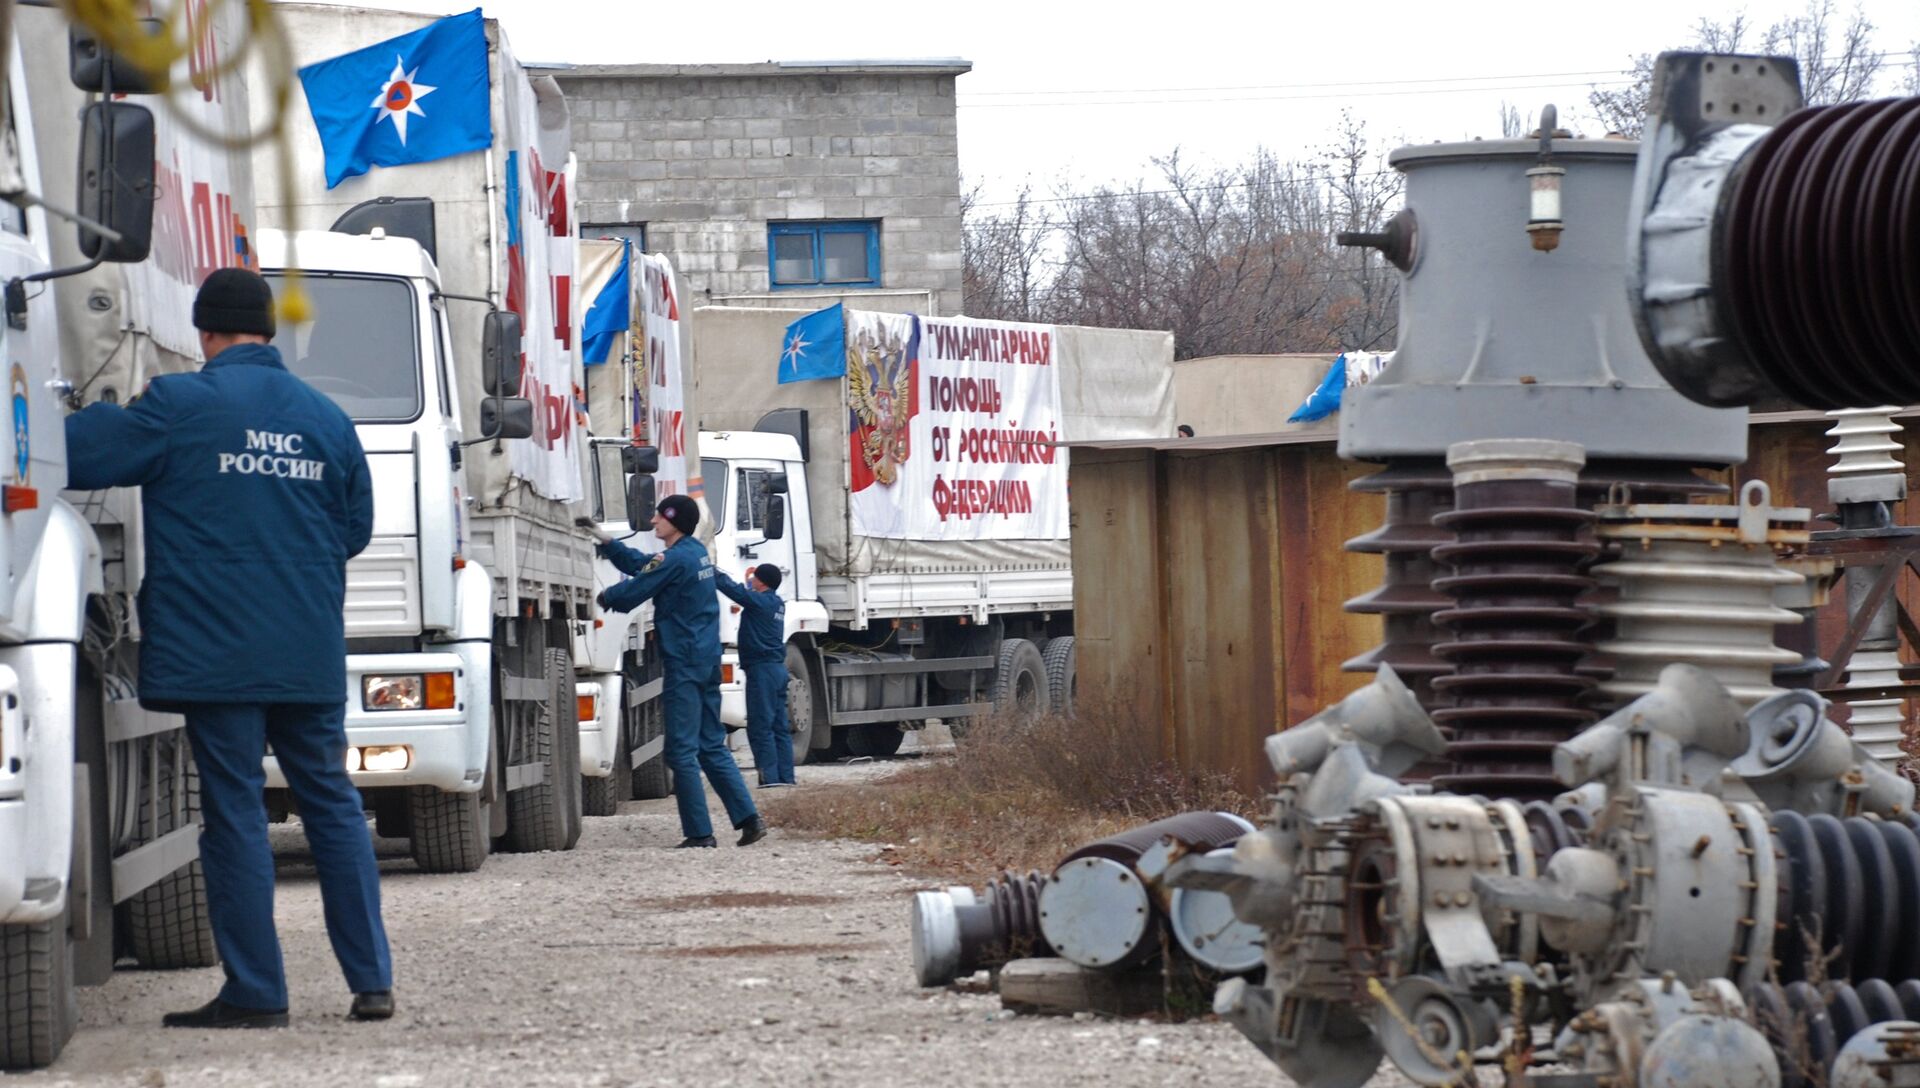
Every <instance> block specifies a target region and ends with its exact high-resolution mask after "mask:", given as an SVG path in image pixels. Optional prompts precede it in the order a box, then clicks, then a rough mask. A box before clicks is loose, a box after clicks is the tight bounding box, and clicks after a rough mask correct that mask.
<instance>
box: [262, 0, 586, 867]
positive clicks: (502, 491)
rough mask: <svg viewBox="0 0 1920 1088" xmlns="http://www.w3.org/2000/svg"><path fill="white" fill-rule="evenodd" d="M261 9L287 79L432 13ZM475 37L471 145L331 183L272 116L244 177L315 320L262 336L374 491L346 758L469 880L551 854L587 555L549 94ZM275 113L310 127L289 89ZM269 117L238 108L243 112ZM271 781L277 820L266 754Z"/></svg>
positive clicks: (274, 261)
mask: <svg viewBox="0 0 1920 1088" xmlns="http://www.w3.org/2000/svg"><path fill="white" fill-rule="evenodd" d="M274 10H275V13H276V14H277V15H278V17H279V18H280V20H281V22H282V23H283V25H284V27H285V29H286V32H287V35H288V37H289V39H290V40H291V42H292V48H293V51H294V54H295V56H294V63H296V64H307V63H311V62H313V61H316V60H321V59H324V58H328V57H333V56H337V55H340V54H344V53H348V52H351V51H353V50H356V49H360V48H364V47H365V46H367V45H368V44H370V43H372V42H376V41H380V40H383V39H386V38H389V37H394V36H397V35H400V34H404V33H407V32H410V31H413V30H417V29H419V28H420V27H422V26H425V25H426V24H427V23H428V22H430V21H431V20H430V19H429V17H426V16H418V15H408V14H403V13H397V12H387V11H375V10H370V9H363V8H348V7H336V6H328V5H318V4H277V5H275V8H274ZM486 35H487V42H488V67H489V78H490V83H491V87H492V89H491V103H490V109H491V111H492V118H491V120H492V131H493V134H494V143H493V146H492V147H490V148H488V149H487V150H486V151H484V152H473V153H468V154H463V155H456V156H453V157H450V158H445V159H440V160H438V161H435V162H430V163H416V164H410V165H407V166H404V167H396V168H390V169H375V170H373V171H372V172H371V173H369V174H365V175H362V176H359V177H350V178H347V179H345V180H343V181H342V182H340V183H339V184H338V185H337V186H335V187H333V188H328V187H327V186H326V181H325V171H324V170H323V169H322V162H323V153H322V149H321V146H320V143H319V139H318V136H317V134H316V133H315V131H314V128H313V126H311V125H301V124H292V125H289V126H288V127H289V138H290V139H291V140H292V141H293V154H292V156H291V157H290V170H291V172H290V173H287V172H283V171H282V170H281V169H280V167H279V164H278V161H277V159H276V158H275V156H274V155H272V154H271V153H270V150H269V149H262V153H261V154H260V155H258V156H257V157H256V159H255V162H254V169H255V173H256V176H257V177H258V178H259V180H260V186H259V191H260V192H261V193H262V194H263V195H264V196H265V199H263V201H262V203H261V205H260V220H261V223H262V225H263V226H266V227H274V228H282V229H278V230H263V231H261V232H260V252H261V262H262V266H263V269H264V270H265V272H266V274H267V275H268V276H269V278H270V279H272V280H274V281H276V289H278V290H282V291H284V290H287V289H290V288H294V287H296V286H297V287H298V288H299V289H300V290H303V291H305V292H306V294H307V295H308V296H309V297H310V298H311V300H312V306H313V315H312V316H313V320H312V321H311V322H310V323H301V324H298V325H291V324H283V327H282V328H281V330H280V334H279V337H278V338H277V339H276V341H275V343H276V344H277V345H278V346H279V347H280V350H281V354H282V356H283V357H284V358H285V359H286V362H287V365H288V367H289V368H290V369H291V370H292V371H293V372H294V373H296V374H298V375H300V376H301V377H302V378H304V379H306V380H307V381H308V382H309V383H311V384H312V385H313V386H314V388H316V389H318V390H319V391H321V392H323V393H326V394H327V395H328V396H330V397H332V398H333V399H334V400H335V401H336V402H337V403H338V404H339V405H340V406H341V407H342V408H343V409H345V410H346V412H347V414H348V415H350V416H351V417H353V419H354V420H355V422H356V423H357V425H358V430H359V434H360V441H361V444H362V445H363V446H364V447H365V449H366V451H367V460H368V463H369V467H370V469H371V472H372V476H373V485H374V536H373V542H372V543H371V544H370V545H369V546H368V548H367V550H366V551H365V552H363V553H362V554H361V555H360V556H359V557H358V558H356V559H354V560H353V561H352V562H351V563H350V564H349V565H348V569H347V603H346V613H347V614H346V620H347V652H348V656H347V676H348V690H349V692H350V693H351V695H350V697H349V699H348V707H347V737H348V744H349V746H350V747H349V750H348V766H349V769H350V770H351V772H352V776H353V779H354V782H355V784H356V785H358V786H359V787H360V788H361V790H362V791H363V793H364V794H365V795H366V796H367V798H368V799H369V803H370V805H371V807H372V809H373V811H374V814H375V818H376V826H377V830H378V831H379V833H380V834H381V835H383V836H392V837H397V838H405V839H408V840H409V841H410V843H411V847H412V853H413V857H414V860H415V861H416V862H417V863H418V864H419V866H420V867H421V868H422V869H424V870H427V871H429V872H464V871H470V870H473V869H476V868H478V867H479V866H480V865H481V864H482V862H483V861H484V860H485V859H486V857H487V854H488V852H489V850H490V849H491V847H492V845H493V844H494V843H495V842H496V841H497V842H498V843H499V844H500V845H501V846H503V847H505V848H507V849H512V850H565V849H570V848H572V846H573V844H574V843H575V842H576V841H577V840H578V838H579V836H580V819H581V811H582V810H581V804H582V799H581V793H582V778H581V775H580V773H579V772H578V770H577V768H578V767H579V766H580V765H581V762H582V760H581V754H580V731H579V727H578V719H579V710H580V707H581V705H582V704H581V699H580V695H579V689H578V683H577V680H576V665H575V661H576V656H577V650H576V646H577V645H578V643H579V641H580V640H581V639H582V638H583V637H584V635H585V633H586V632H587V631H588V630H589V629H590V628H591V624H592V619H593V603H592V602H593V595H594V592H595V581H594V579H595V562H596V560H595V558H594V554H593V546H594V541H593V539H592V538H591V536H589V535H588V533H587V532H586V530H584V529H583V528H581V527H580V526H577V525H576V524H575V523H574V518H575V516H576V514H577V513H578V511H579V510H580V509H583V507H580V506H579V505H578V504H580V503H581V502H582V500H583V498H584V496H585V466H586V464H587V456H586V451H587V448H588V435H587V430H586V421H585V420H584V418H582V414H581V413H580V411H579V410H578V407H577V398H578V397H579V395H580V391H581V388H582V383H583V379H582V375H581V373H580V368H579V360H578V357H577V353H576V347H577V345H576V343H575V329H576V327H577V313H578V311H577V307H576V303H575V298H574V293H575V292H574V267H575V266H574V262H575V245H576V242H575V240H574V237H573V234H574V228H573V204H572V198H571V195H570V192H571V186H570V178H571V173H572V165H571V161H570V153H569V141H570V137H569V129H568V123H567V115H566V103H565V101H564V100H563V99H562V98H561V95H560V91H559V88H558V86H557V85H556V84H555V83H554V82H553V80H552V79H550V78H546V77H537V78H536V77H533V76H531V75H529V73H528V72H527V71H526V69H524V68H522V67H521V66H520V64H519V63H518V62H517V61H516V60H515V59H514V56H513V53H512V50H511V48H510V47H509V46H508V44H507V40H506V37H505V35H504V34H503V33H502V32H501V30H500V27H499V25H498V24H497V23H495V22H493V21H488V22H487V23H486ZM250 75H251V78H252V79H253V80H254V82H255V86H256V87H260V86H264V85H265V84H266V82H267V81H268V80H269V79H271V78H272V76H271V74H270V73H269V72H267V71H266V70H265V69H264V67H262V66H261V65H260V64H258V63H256V64H255V65H254V66H252V68H251V69H250ZM378 90H379V89H378V88H374V91H375V92H378ZM290 108H291V109H292V110H294V111H295V112H296V114H304V112H305V103H304V100H303V99H302V98H301V97H300V95H299V93H298V90H297V89H296V92H295V95H294V101H293V103H292V105H291V107H290ZM265 109H266V106H265V103H263V102H262V101H261V100H260V97H259V96H256V99H255V109H254V114H255V120H256V123H261V124H264V123H265V122H266V121H267V117H266V115H265V112H264V111H265ZM283 193H284V194H290V200H288V199H284V198H283V197H282V196H281V194H283ZM296 226H298V227H312V228H324V229H302V230H297V231H295V230H293V229H292V228H294V227H296ZM595 713H596V714H597V711H596V712H595ZM268 784H269V805H270V807H274V808H276V810H277V811H279V812H282V813H284V812H285V811H286V806H287V802H286V799H285V798H286V793H285V791H284V789H283V788H282V787H283V786H284V781H283V780H282V779H281V778H280V776H279V774H278V770H277V768H274V767H272V766H271V765H270V766H269V768H268Z"/></svg>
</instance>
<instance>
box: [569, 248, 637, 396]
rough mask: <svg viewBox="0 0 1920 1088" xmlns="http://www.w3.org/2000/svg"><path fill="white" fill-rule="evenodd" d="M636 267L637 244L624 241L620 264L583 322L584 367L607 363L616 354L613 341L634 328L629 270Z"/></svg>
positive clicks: (581, 332) (581, 333)
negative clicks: (635, 247)
mask: <svg viewBox="0 0 1920 1088" xmlns="http://www.w3.org/2000/svg"><path fill="white" fill-rule="evenodd" d="M632 267H633V243H632V242H629V241H625V240H622V241H621V243H620V263H619V265H618V266H616V267H615V269H614V272H613V275H612V277H611V278H609V279H608V280H607V285H606V286H605V287H602V288H601V289H600V293H599V294H597V295H595V296H593V301H592V302H591V303H589V304H588V306H587V316H586V317H583V318H581V319H580V365H582V366H598V365H599V364H601V363H604V362H606V361H607V353H608V352H609V351H611V350H613V341H614V339H615V338H616V337H618V336H619V335H620V334H621V333H623V332H626V331H627V329H628V328H630V327H631V326H632V323H633V315H632V314H631V313H629V312H628V311H629V310H631V309H632V305H631V302H632V298H633V291H632V289H631V288H629V287H628V286H627V285H628V284H629V283H631V282H632V280H631V279H629V278H628V277H629V275H630V273H629V269H631V268H632Z"/></svg>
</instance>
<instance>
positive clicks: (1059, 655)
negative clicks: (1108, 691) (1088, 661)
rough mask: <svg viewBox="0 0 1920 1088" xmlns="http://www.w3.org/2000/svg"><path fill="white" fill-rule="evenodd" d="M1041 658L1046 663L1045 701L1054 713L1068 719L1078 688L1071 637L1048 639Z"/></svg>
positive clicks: (1071, 714) (1063, 636) (1075, 657)
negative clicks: (1051, 706)
mask: <svg viewBox="0 0 1920 1088" xmlns="http://www.w3.org/2000/svg"><path fill="white" fill-rule="evenodd" d="M1043 656H1044V657H1045V659H1046V663H1047V701H1048V702H1049V703H1051V704H1052V705H1053V710H1054V713H1056V714H1060V715H1063V716H1066V717H1069V718H1070V717H1072V716H1073V700H1074V696H1075V695H1076V694H1077V690H1078V687H1079V680H1078V678H1077V677H1076V675H1075V664H1076V659H1077V655H1076V654H1075V653H1074V652H1073V636H1072V635H1061V636H1060V637H1059V638H1055V639H1048V640H1047V652H1046V653H1045V655H1043Z"/></svg>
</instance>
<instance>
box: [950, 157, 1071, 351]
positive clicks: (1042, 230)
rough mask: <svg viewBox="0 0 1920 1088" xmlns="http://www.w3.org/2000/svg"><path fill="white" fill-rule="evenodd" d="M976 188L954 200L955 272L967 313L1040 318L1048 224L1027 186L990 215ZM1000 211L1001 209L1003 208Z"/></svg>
mask: <svg viewBox="0 0 1920 1088" xmlns="http://www.w3.org/2000/svg"><path fill="white" fill-rule="evenodd" d="M979 195H980V190H979V188H978V187H977V186H976V187H974V188H973V189H970V190H968V191H967V193H966V194H965V195H964V196H963V197H962V198H961V201H960V216H961V222H962V223H963V224H964V225H965V226H964V231H963V233H962V236H961V268H962V277H963V284H964V290H965V297H966V305H967V309H968V310H969V311H971V312H974V313H977V314H979V315H981V316H993V317H998V318H1002V319H1004V320H1008V321H1036V320H1041V319H1042V317H1043V314H1044V311H1045V308H1046V305H1045V295H1046V291H1047V287H1048V282H1049V276H1048V271H1047V267H1046V265H1047V253H1048V249H1049V246H1050V245H1051V242H1052V238H1053V233H1054V223H1053V220H1052V218H1051V216H1050V215H1049V214H1048V213H1047V210H1046V206H1045V205H1044V204H1043V203H1042V202H1040V201H1038V200H1036V199H1035V198H1034V195H1033V186H1032V185H1031V184H1022V185H1021V186H1020V192H1019V194H1018V195H1017V196H1016V197H1015V198H1014V199H1013V200H1011V201H1008V202H1006V203H1004V204H996V205H993V206H992V208H991V211H990V212H989V210H988V209H986V208H983V207H981V205H980V200H979ZM1003 209H1004V210H1003Z"/></svg>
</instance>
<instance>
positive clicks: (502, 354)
mask: <svg viewBox="0 0 1920 1088" xmlns="http://www.w3.org/2000/svg"><path fill="white" fill-rule="evenodd" d="M480 383H481V384H482V385H483V386H485V387H486V391H487V392H488V393H490V394H492V395H493V396H496V397H512V396H516V395H518V394H519V392H520V315H519V314H516V313H513V312H511V311H508V310H492V311H489V312H488V314H487V317H486V323H485V324H484V325H482V326H481V328H480Z"/></svg>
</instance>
